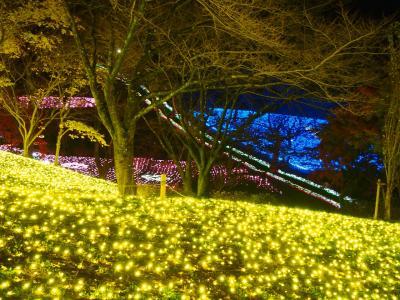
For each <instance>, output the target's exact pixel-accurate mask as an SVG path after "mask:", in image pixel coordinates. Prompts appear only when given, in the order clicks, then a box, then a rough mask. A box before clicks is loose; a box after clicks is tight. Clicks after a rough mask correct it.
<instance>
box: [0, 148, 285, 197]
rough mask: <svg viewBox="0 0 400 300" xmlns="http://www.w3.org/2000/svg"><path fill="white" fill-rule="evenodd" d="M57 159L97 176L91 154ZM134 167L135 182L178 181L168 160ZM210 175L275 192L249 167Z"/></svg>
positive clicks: (217, 169) (49, 158)
mask: <svg viewBox="0 0 400 300" xmlns="http://www.w3.org/2000/svg"><path fill="white" fill-rule="evenodd" d="M0 150H3V151H9V152H13V153H18V154H21V153H22V150H21V149H19V148H16V147H13V146H11V145H0ZM33 157H34V158H37V159H41V160H43V162H45V163H49V164H51V163H52V162H53V161H54V155H49V154H45V155H41V154H40V153H37V152H34V153H33ZM100 160H101V162H102V164H105V163H108V162H109V161H108V160H106V159H103V158H101V159H100ZM59 162H60V165H61V166H62V167H64V168H67V169H70V170H74V171H77V172H79V173H82V174H85V175H88V176H93V177H98V176H99V173H98V169H97V167H96V163H95V160H94V158H93V157H85V156H60V158H59ZM134 170H135V176H136V181H137V183H138V184H158V183H159V181H160V175H161V174H167V183H168V184H169V185H170V186H177V185H179V184H181V182H182V179H181V177H180V175H179V172H178V168H177V167H176V165H175V163H174V162H173V161H172V160H156V159H152V158H144V157H137V158H135V159H134ZM228 173H229V176H228ZM210 174H211V178H212V180H213V181H218V182H223V183H224V184H227V183H228V182H229V183H230V184H232V185H238V184H243V183H252V184H254V185H255V186H257V187H258V188H260V189H265V190H267V191H270V192H278V190H277V189H276V188H275V187H274V186H273V184H272V183H271V180H269V178H267V177H265V176H261V175H259V174H251V173H250V172H249V170H248V169H247V168H244V167H243V168H234V169H233V170H230V171H229V172H228V170H227V169H226V167H224V166H222V165H216V166H214V167H213V168H212V169H211V171H210ZM106 179H107V180H110V181H115V173H114V168H111V169H110V170H109V172H108V173H107V177H106Z"/></svg>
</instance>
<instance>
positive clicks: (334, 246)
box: [0, 151, 400, 299]
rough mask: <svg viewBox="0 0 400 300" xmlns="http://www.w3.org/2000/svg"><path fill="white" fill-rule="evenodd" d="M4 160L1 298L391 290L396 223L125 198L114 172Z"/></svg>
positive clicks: (362, 294) (399, 262)
mask: <svg viewBox="0 0 400 300" xmlns="http://www.w3.org/2000/svg"><path fill="white" fill-rule="evenodd" d="M0 170H1V173H0V183H1V184H0V212H1V215H0V222H1V227H0V232H1V238H0V241H1V242H0V252H1V265H0V270H1V271H0V272H1V279H0V297H2V298H3V297H4V298H5V299H8V298H11V299H30V298H32V297H33V298H44V297H52V298H60V299H64V298H65V299H120V298H126V299H150V298H153V299H160V298H169V299H171V298H180V299H241V298H242V299H243V298H253V299H254V298H261V299H262V298H269V297H272V298H274V299H288V298H290V299H306V298H311V299H313V298H324V299H325V298H326V299H340V298H342V299H398V295H399V294H398V291H399V289H400V258H399V255H398V253H400V238H399V235H398V232H399V230H400V225H399V224H397V223H387V222H383V221H374V220H366V219H359V218H353V217H347V216H341V215H337V214H329V213H324V212H314V211H310V210H304V209H293V208H287V207H278V206H270V205H260V204H252V203H246V202H232V201H226V200H214V199H210V200H199V199H194V198H189V197H188V198H168V199H165V200H160V199H158V198H147V199H142V198H133V197H126V198H124V199H121V198H120V197H119V196H118V192H117V188H116V185H115V184H114V183H112V182H108V181H104V180H99V179H96V178H92V177H88V176H83V175H81V174H79V173H77V172H70V171H67V170H63V169H61V168H57V167H54V166H51V165H46V164H43V163H41V162H38V161H35V160H30V159H25V158H23V157H20V156H15V155H13V154H10V153H5V152H2V151H0ZM22 216H25V217H22ZM31 216H35V217H34V218H31Z"/></svg>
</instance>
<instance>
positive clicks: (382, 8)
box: [348, 0, 400, 18]
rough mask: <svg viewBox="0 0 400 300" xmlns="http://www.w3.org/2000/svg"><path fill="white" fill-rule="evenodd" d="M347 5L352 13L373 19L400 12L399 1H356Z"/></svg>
mask: <svg viewBox="0 0 400 300" xmlns="http://www.w3.org/2000/svg"><path fill="white" fill-rule="evenodd" d="M348 3H349V5H350V7H351V8H352V9H353V10H354V11H357V12H359V13H361V14H364V15H369V16H372V17H375V18H379V17H383V16H390V15H393V14H398V13H399V12H400V0H356V1H348Z"/></svg>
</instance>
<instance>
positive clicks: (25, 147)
mask: <svg viewBox="0 0 400 300" xmlns="http://www.w3.org/2000/svg"><path fill="white" fill-rule="evenodd" d="M29 150H30V145H29V143H28V141H27V139H24V142H23V153H22V155H23V156H24V157H30V153H29Z"/></svg>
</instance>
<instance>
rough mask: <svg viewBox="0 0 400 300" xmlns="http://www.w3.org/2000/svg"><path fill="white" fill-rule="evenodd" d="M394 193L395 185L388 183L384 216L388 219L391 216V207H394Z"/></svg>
mask: <svg viewBox="0 0 400 300" xmlns="http://www.w3.org/2000/svg"><path fill="white" fill-rule="evenodd" d="M392 194H393V185H392V184H391V183H389V182H388V183H387V184H386V192H385V199H384V200H385V211H384V216H383V218H384V219H385V220H387V221H389V220H390V218H391V207H392Z"/></svg>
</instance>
